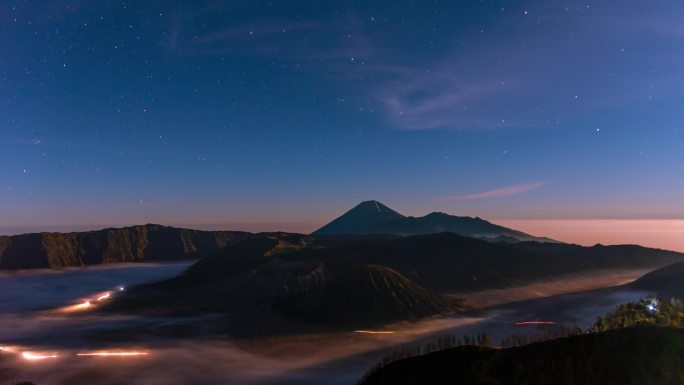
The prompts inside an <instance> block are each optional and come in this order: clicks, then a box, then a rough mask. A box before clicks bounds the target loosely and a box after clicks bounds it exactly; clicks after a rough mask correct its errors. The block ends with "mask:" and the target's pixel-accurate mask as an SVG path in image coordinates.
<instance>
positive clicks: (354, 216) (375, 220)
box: [313, 200, 553, 242]
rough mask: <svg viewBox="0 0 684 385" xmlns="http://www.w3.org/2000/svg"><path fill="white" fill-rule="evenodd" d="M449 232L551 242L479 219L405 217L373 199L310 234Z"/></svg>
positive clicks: (437, 215)
mask: <svg viewBox="0 0 684 385" xmlns="http://www.w3.org/2000/svg"><path fill="white" fill-rule="evenodd" d="M441 232H453V233H456V234H460V235H463V236H467V237H474V238H481V239H486V240H490V241H494V242H497V241H501V240H503V239H507V240H514V241H538V242H553V240H551V239H547V238H539V237H535V236H532V235H529V234H525V233H523V232H520V231H517V230H514V229H509V228H507V227H503V226H499V225H497V224H494V223H491V222H488V221H486V220H484V219H482V218H480V217H459V216H454V215H449V214H446V213H443V212H437V211H435V212H432V213H430V214H428V215H426V216H424V217H417V218H416V217H406V216H404V215H402V214H399V213H398V212H396V211H394V210H392V209H391V208H389V207H387V206H385V205H383V204H382V203H380V202H378V201H376V200H368V201H363V202H361V203H359V204H358V205H356V206H354V208H352V209H351V210H349V211H347V212H346V213H344V214H343V215H342V216H340V217H338V218H337V219H335V220H333V221H332V222H330V223H329V224H327V225H325V226H323V227H321V228H320V229H318V230H316V231H315V232H313V235H370V234H376V235H380V234H385V235H390V234H391V235H415V234H434V233H441Z"/></svg>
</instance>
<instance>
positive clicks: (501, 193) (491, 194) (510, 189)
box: [439, 182, 546, 200]
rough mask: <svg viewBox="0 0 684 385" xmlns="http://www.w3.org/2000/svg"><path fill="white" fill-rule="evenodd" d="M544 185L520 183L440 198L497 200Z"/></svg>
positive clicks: (539, 183)
mask: <svg viewBox="0 0 684 385" xmlns="http://www.w3.org/2000/svg"><path fill="white" fill-rule="evenodd" d="M544 185H546V182H528V183H520V184H515V185H512V186H506V187H500V188H497V189H494V190H487V191H480V192H476V193H472V194H466V195H450V196H441V197H439V198H441V199H454V200H475V199H487V198H499V197H506V196H511V195H516V194H521V193H524V192H527V191H532V190H536V189H538V188H540V187H542V186H544Z"/></svg>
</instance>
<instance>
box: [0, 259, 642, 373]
mask: <svg viewBox="0 0 684 385" xmlns="http://www.w3.org/2000/svg"><path fill="white" fill-rule="evenodd" d="M189 264H190V263H189V262H188V263H181V264H144V265H143V264H136V265H130V264H129V265H117V266H108V267H91V268H83V269H69V270H65V271H61V272H55V271H24V272H16V273H3V274H2V275H0V347H2V350H0V385H4V384H9V383H12V382H13V381H16V380H31V381H34V382H36V383H37V384H38V385H58V384H59V385H62V384H64V385H66V384H68V385H78V384H90V383H97V384H105V385H110V384H127V385H138V384H139V385H175V384H191V383H202V384H251V385H257V384H283V385H284V384H325V385H331V384H332V385H334V384H348V385H350V384H354V383H355V382H356V380H358V379H359V377H360V376H362V375H363V373H364V372H365V371H366V369H368V368H369V367H370V366H372V365H373V364H374V363H376V362H377V361H378V360H379V359H380V358H381V357H382V356H383V355H384V354H385V353H387V352H389V351H392V350H395V349H397V348H400V347H401V346H402V345H406V346H415V345H417V344H422V343H424V342H428V341H433V340H434V339H436V338H437V337H438V336H441V335H445V334H453V335H457V336H462V335H464V334H468V335H474V334H475V333H478V332H486V333H488V334H489V335H490V336H492V338H493V339H494V341H498V340H500V339H501V338H504V337H507V336H510V335H522V334H530V333H538V332H541V331H543V327H541V326H516V325H514V323H515V322H518V321H553V322H558V323H561V324H565V325H567V326H573V325H576V326H580V327H588V326H590V325H591V324H592V323H593V322H594V320H595V319H596V316H598V315H602V314H605V313H607V312H609V311H610V310H612V309H613V308H614V307H615V306H616V305H618V304H620V303H624V302H628V301H633V300H636V299H638V298H640V297H642V296H644V295H645V294H647V293H643V292H636V291H630V290H628V289H625V288H614V289H602V290H595V291H592V292H584V293H579V294H567V295H559V296H554V297H547V298H537V299H534V298H533V299H526V300H521V299H524V298H529V297H534V296H538V295H539V294H542V295H549V294H553V293H554V287H555V288H558V287H563V286H566V284H567V282H562V281H556V282H550V283H549V284H548V285H541V286H540V285H535V286H532V287H531V288H526V289H523V290H521V293H519V294H518V295H511V293H512V292H511V291H507V295H511V297H510V298H507V301H512V300H516V301H517V302H508V303H501V302H502V301H496V299H492V296H496V295H497V294H496V292H495V291H494V292H489V293H484V294H482V295H480V297H478V296H473V297H472V298H475V299H478V298H481V299H482V301H485V299H486V300H487V301H491V302H490V303H492V304H496V306H493V307H489V308H486V309H483V310H482V311H479V312H472V314H470V315H468V316H451V317H443V318H437V319H430V320H426V321H423V322H420V323H417V324H397V325H392V326H389V327H387V328H385V330H386V331H393V332H394V333H393V334H359V333H354V332H353V331H352V330H350V331H349V332H348V333H335V334H318V335H301V336H289V337H277V338H267V339H261V340H251V341H230V340H228V339H227V338H226V337H214V338H211V339H210V338H208V337H207V336H206V331H207V330H210V329H211V326H212V325H215V324H217V323H220V322H221V317H219V316H204V317H197V318H180V319H179V318H160V317H136V316H96V315H89V312H88V310H89V307H90V306H96V303H97V301H98V298H101V300H107V299H108V298H109V297H110V296H114V295H117V291H118V290H120V288H122V287H123V288H125V287H130V286H132V285H135V284H140V283H143V282H149V281H155V280H160V279H163V278H167V277H171V276H174V275H177V274H178V273H180V272H181V271H183V270H184V269H185V268H186V267H187V266H188V265H189ZM641 273H643V271H631V272H619V274H617V273H615V272H605V274H602V277H597V278H596V279H589V278H587V277H582V278H581V280H579V279H575V280H574V281H575V282H581V286H578V288H581V287H584V288H593V287H596V286H597V283H600V285H608V284H610V283H612V284H618V283H621V282H624V281H625V280H629V279H633V278H635V277H636V276H638V275H639V274H641ZM606 277H607V278H606ZM592 282H593V283H592ZM132 328H135V330H137V331H138V333H135V335H132V334H130V333H129V331H130V330H132ZM179 329H180V330H184V331H185V332H186V333H185V334H184V335H186V337H185V338H178V337H175V338H174V337H160V336H162V335H165V334H166V335H178V334H177V333H173V332H174V331H177V330H179ZM140 330H142V331H143V332H142V334H141V333H140V332H139V331H140ZM188 330H190V331H193V330H197V331H199V330H203V331H204V332H205V333H199V332H198V333H196V335H195V337H187V335H188V333H187V331H188ZM166 331H168V333H165V332H166ZM190 334H192V333H190Z"/></svg>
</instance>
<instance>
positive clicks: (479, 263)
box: [283, 233, 684, 292]
mask: <svg viewBox="0 0 684 385" xmlns="http://www.w3.org/2000/svg"><path fill="white" fill-rule="evenodd" d="M519 245H522V244H498V243H490V242H485V241H482V240H479V239H474V238H468V237H462V236H459V235H457V234H454V233H441V234H429V235H415V236H409V237H400V238H392V239H366V240H357V241H353V242H347V243H341V244H336V245H334V246H332V247H320V248H304V249H302V250H300V251H299V252H298V253H294V254H286V255H283V258H289V259H297V260H307V259H317V260H320V261H324V262H325V263H326V265H328V266H329V267H330V268H331V269H333V270H336V269H341V268H345V267H349V266H352V265H357V264H375V265H382V266H387V267H391V268H393V269H395V270H397V271H399V272H400V273H401V274H403V275H404V276H405V277H407V278H409V279H411V280H413V281H415V282H416V283H418V284H420V285H422V286H424V287H426V288H428V289H431V290H436V291H441V292H449V291H475V290H484V289H491V288H501V287H508V286H513V285H517V284H524V283H528V282H531V281H535V280H539V279H546V278H549V277H552V276H556V275H563V274H568V273H575V272H582V271H589V270H595V269H604V268H617V267H620V268H630V267H644V266H649V267H650V266H653V267H658V266H664V265H667V264H669V263H671V262H675V261H681V260H682V259H684V255H683V254H680V253H675V252H667V251H663V250H657V249H648V248H643V247H640V246H605V247H599V248H587V247H582V246H573V245H570V246H572V247H564V248H563V250H560V249H558V248H555V247H551V246H554V245H555V244H540V243H528V244H526V245H525V246H519ZM538 245H543V246H542V247H538ZM544 245H551V246H549V247H545V246H544ZM560 246H563V245H562V244H560Z"/></svg>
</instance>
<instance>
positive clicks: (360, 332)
mask: <svg viewBox="0 0 684 385" xmlns="http://www.w3.org/2000/svg"><path fill="white" fill-rule="evenodd" d="M354 333H359V334H397V332H396V331H394V330H354Z"/></svg>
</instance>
